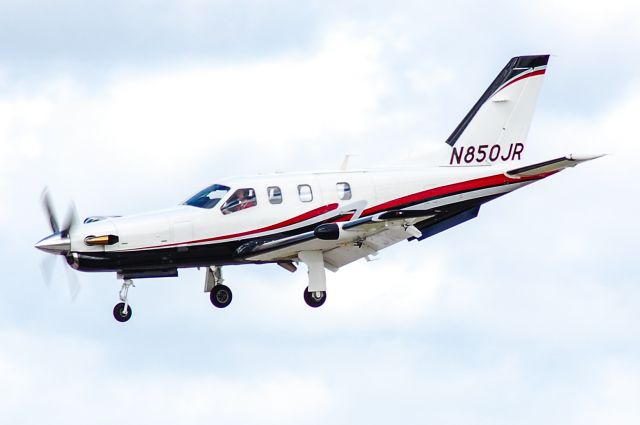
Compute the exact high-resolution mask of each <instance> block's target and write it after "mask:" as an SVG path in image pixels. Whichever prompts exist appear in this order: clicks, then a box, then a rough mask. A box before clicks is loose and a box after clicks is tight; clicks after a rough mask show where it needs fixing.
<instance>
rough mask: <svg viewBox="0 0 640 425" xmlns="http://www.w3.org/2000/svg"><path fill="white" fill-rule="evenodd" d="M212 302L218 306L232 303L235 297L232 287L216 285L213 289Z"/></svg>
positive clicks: (223, 306)
mask: <svg viewBox="0 0 640 425" xmlns="http://www.w3.org/2000/svg"><path fill="white" fill-rule="evenodd" d="M210 297H211V304H213V305H215V306H216V307H218V308H225V307H226V306H228V305H229V304H231V300H232V299H233V294H231V289H229V287H228V286H226V285H216V286H214V287H213V289H212V290H211V295H210Z"/></svg>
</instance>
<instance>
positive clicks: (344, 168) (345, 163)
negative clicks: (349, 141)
mask: <svg viewBox="0 0 640 425" xmlns="http://www.w3.org/2000/svg"><path fill="white" fill-rule="evenodd" d="M352 156H356V154H353V153H348V154H346V155H345V156H344V159H343V160H342V165H341V166H340V171H347V167H348V166H349V158H351V157H352Z"/></svg>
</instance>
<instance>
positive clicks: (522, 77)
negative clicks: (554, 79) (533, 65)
mask: <svg viewBox="0 0 640 425" xmlns="http://www.w3.org/2000/svg"><path fill="white" fill-rule="evenodd" d="M545 71H546V69H539V70H537V71H533V72H530V73H528V74H525V75H521V76H519V77H516V78H515V79H514V80H512V81H509V82H508V83H507V84H505V85H504V86H502V87H501V88H500V89H499V90H498V91H497V92H496V93H498V92H500V91H502V90H504V89H506V88H507V87H509V86H510V85H511V84H513V83H517V82H518V81H522V80H524V79H525V78H529V77H535V76H536V75H544V72H545Z"/></svg>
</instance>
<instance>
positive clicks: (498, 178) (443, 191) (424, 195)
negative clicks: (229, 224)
mask: <svg viewBox="0 0 640 425" xmlns="http://www.w3.org/2000/svg"><path fill="white" fill-rule="evenodd" d="M557 172H558V171H551V172H549V173H542V174H537V175H534V176H528V177H521V178H517V179H515V178H511V177H507V176H506V175H504V174H498V175H495V176H489V177H481V178H478V179H474V180H467V181H464V182H460V183H453V184H449V185H446V186H440V187H436V188H433V189H428V190H423V191H422V192H417V193H413V194H411V195H407V196H403V197H400V198H396V199H392V200H390V201H387V202H384V203H382V204H379V205H376V206H374V207H371V208H369V209H366V210H364V211H363V212H362V214H361V215H360V217H366V216H368V215H371V214H376V213H378V212H382V211H386V210H391V209H395V208H398V207H401V208H403V207H404V206H406V205H407V204H416V203H421V202H426V201H428V200H429V199H432V198H436V197H442V196H447V195H452V194H454V193H459V192H467V191H472V190H478V189H484V188H488V187H493V186H500V185H504V184H509V183H519V182H523V181H530V180H539V179H543V178H545V177H548V176H550V175H552V174H555V173H557ZM337 208H338V204H329V205H325V206H323V207H320V208H316V209H314V210H311V211H308V212H306V213H304V214H301V215H298V216H296V217H293V218H290V219H288V220H285V221H281V222H279V223H276V224H272V225H270V226H266V227H261V228H259V229H254V230H247V231H245V232H240V233H233V234H230V235H224V236H215V237H212V238H206V239H198V240H194V241H185V242H178V243H171V244H165V245H155V246H146V247H143V248H136V249H133V250H132V251H137V250H144V249H154V248H170V247H174V246H179V245H186V244H195V243H202V242H213V241H220V240H224V239H232V238H239V237H242V236H248V235H254V234H256V233H262V232H268V231H270V230H277V229H280V228H283V227H287V226H291V225H293V224H297V223H301V222H304V221H306V220H310V219H312V218H315V217H318V216H320V215H322V214H325V213H327V212H330V211H333V210H335V209H337ZM345 218H346V217H345V216H341V217H340V216H339V217H338V219H337V220H334V221H345Z"/></svg>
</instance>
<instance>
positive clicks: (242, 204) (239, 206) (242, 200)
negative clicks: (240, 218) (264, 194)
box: [220, 188, 258, 214]
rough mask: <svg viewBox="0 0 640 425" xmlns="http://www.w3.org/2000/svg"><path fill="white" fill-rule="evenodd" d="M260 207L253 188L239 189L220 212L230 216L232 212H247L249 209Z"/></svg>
mask: <svg viewBox="0 0 640 425" xmlns="http://www.w3.org/2000/svg"><path fill="white" fill-rule="evenodd" d="M256 205H258V201H257V200H256V191H255V190H253V189H252V188H243V189H238V190H236V191H235V192H233V195H231V196H230V197H229V199H227V202H225V203H224V204H223V205H222V206H221V207H220V210H221V211H222V214H230V213H232V212H236V211H240V210H246V209H247V208H251V207H255V206H256Z"/></svg>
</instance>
